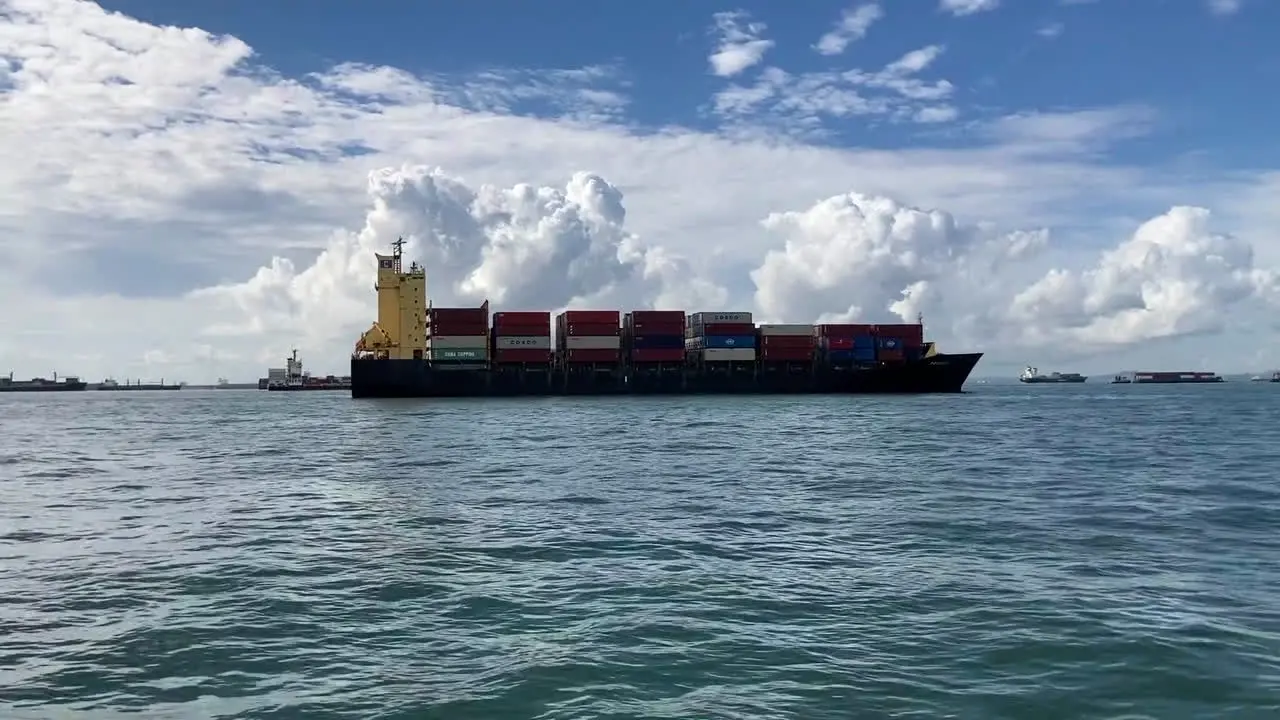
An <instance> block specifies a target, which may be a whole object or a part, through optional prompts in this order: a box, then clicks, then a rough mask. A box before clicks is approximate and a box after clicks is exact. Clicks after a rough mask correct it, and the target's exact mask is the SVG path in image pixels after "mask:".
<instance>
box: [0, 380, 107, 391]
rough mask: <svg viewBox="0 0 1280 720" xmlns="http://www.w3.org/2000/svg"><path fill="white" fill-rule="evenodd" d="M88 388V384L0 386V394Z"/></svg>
mask: <svg viewBox="0 0 1280 720" xmlns="http://www.w3.org/2000/svg"><path fill="white" fill-rule="evenodd" d="M88 387H89V383H87V382H81V383H51V384H49V385H18V384H16V383H15V384H13V385H0V392H78V391H80V390H84V389H86V388H88Z"/></svg>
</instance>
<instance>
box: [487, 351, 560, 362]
mask: <svg viewBox="0 0 1280 720" xmlns="http://www.w3.org/2000/svg"><path fill="white" fill-rule="evenodd" d="M493 360H494V362H499V363H549V362H551V351H550V350H534V349H532V348H514V349H509V350H498V351H497V352H495V353H494V354H493Z"/></svg>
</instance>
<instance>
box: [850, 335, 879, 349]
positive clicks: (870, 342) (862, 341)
mask: <svg viewBox="0 0 1280 720" xmlns="http://www.w3.org/2000/svg"><path fill="white" fill-rule="evenodd" d="M853 346H854V347H869V348H873V347H875V346H876V339H875V338H874V337H871V336H870V335H855V336H854V337H853Z"/></svg>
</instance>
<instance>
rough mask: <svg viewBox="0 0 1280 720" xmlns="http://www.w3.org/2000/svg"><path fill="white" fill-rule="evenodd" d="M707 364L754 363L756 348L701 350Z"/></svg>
mask: <svg viewBox="0 0 1280 720" xmlns="http://www.w3.org/2000/svg"><path fill="white" fill-rule="evenodd" d="M698 352H699V353H701V355H702V359H703V361H705V362H754V361H755V359H756V351H755V348H707V349H705V350H699V351H698Z"/></svg>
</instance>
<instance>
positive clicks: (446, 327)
mask: <svg viewBox="0 0 1280 720" xmlns="http://www.w3.org/2000/svg"><path fill="white" fill-rule="evenodd" d="M426 331H427V337H431V336H433V335H434V336H442V335H443V336H445V337H459V336H467V335H485V336H487V335H488V334H489V326H488V325H485V324H484V323H476V322H457V321H449V322H435V323H428V324H427V327H426Z"/></svg>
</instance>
